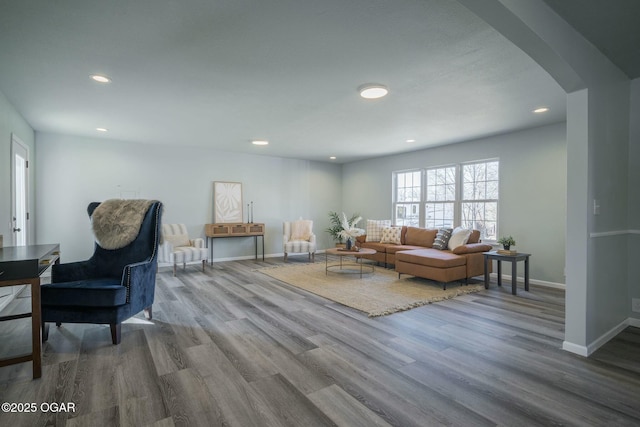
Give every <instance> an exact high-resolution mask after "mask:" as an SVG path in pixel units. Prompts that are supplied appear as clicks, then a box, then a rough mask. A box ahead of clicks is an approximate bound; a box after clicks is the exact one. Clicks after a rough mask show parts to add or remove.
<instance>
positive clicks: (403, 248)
mask: <svg viewBox="0 0 640 427" xmlns="http://www.w3.org/2000/svg"><path fill="white" fill-rule="evenodd" d="M386 249H387V253H388V254H395V253H396V252H400V251H410V250H413V249H424V246H413V245H387V247H386Z"/></svg>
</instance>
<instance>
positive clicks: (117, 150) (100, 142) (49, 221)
mask: <svg viewBox="0 0 640 427" xmlns="http://www.w3.org/2000/svg"><path fill="white" fill-rule="evenodd" d="M36 140H37V143H36V145H37V148H38V151H37V163H36V167H37V186H38V209H37V212H36V214H37V215H36V218H37V219H36V223H37V228H38V241H39V243H47V242H60V244H61V251H62V256H63V262H69V261H74V260H82V259H86V258H87V257H89V256H90V255H91V254H92V253H93V235H92V233H91V231H90V224H89V220H88V217H87V214H86V207H87V205H88V204H89V203H90V202H92V201H103V200H106V199H109V198H119V197H122V196H125V197H131V196H132V195H135V196H136V197H139V198H150V199H157V200H160V201H162V202H163V203H164V216H163V221H164V222H167V223H171V222H181V223H185V224H186V225H187V227H188V229H189V232H190V234H191V235H192V236H204V224H207V223H212V222H213V211H212V203H213V200H212V197H213V181H235V182H241V183H242V185H243V198H244V204H245V209H246V203H249V202H250V201H253V205H254V222H264V223H265V224H266V236H265V252H266V253H267V256H268V255H269V254H280V253H282V221H283V220H290V219H297V218H298V217H304V218H310V219H313V220H314V230H315V232H316V234H317V235H318V239H319V242H318V244H319V247H320V248H325V247H326V246H328V245H331V244H332V242H331V239H330V238H329V236H328V235H326V233H324V232H323V230H324V229H325V228H326V227H328V225H329V223H328V217H327V212H328V211H329V210H339V209H340V208H341V207H340V203H341V200H342V193H341V168H340V166H339V165H334V164H330V163H322V162H310V161H305V160H294V159H283V158H277V157H269V156H261V155H248V154H239V153H230V152H224V151H216V150H211V149H204V148H179V147H166V146H155V145H144V144H136V143H127V142H119V141H112V140H106V139H91V138H82V137H71V136H66V135H56V134H47V133H38V134H37V135H36ZM245 218H246V213H245ZM213 248H214V259H227V258H237V257H246V256H252V255H253V248H254V246H253V239H251V238H233V239H218V240H216V241H215V243H214V246H213Z"/></svg>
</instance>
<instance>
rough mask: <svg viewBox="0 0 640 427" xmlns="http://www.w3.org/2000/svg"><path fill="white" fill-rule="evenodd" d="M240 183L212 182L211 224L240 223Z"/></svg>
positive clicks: (241, 219)
mask: <svg viewBox="0 0 640 427" xmlns="http://www.w3.org/2000/svg"><path fill="white" fill-rule="evenodd" d="M242 221H243V218H242V183H241V182H224V181H214V182H213V222H214V223H226V222H240V223H241V222H242Z"/></svg>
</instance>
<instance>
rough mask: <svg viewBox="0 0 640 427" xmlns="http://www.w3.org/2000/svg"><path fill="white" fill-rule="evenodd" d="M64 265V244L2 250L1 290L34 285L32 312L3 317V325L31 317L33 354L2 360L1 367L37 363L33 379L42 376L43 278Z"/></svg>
mask: <svg viewBox="0 0 640 427" xmlns="http://www.w3.org/2000/svg"><path fill="white" fill-rule="evenodd" d="M58 262H60V245H58V244H52V245H28V246H11V247H5V248H0V287H3V286H16V285H31V312H30V313H22V314H14V315H10V316H0V322H5V321H8V320H15V319H24V318H26V317H31V341H32V348H31V354H24V355H21V356H15V357H10V358H6V359H1V360H0V366H8V365H14V364H16V363H22V362H28V361H30V360H31V361H33V378H40V377H41V376H42V336H41V329H40V328H41V327H42V315H41V313H42V312H41V310H40V275H41V274H42V273H44V271H45V270H46V269H47V268H49V266H50V265H51V264H53V263H58Z"/></svg>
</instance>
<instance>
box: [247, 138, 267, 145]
mask: <svg viewBox="0 0 640 427" xmlns="http://www.w3.org/2000/svg"><path fill="white" fill-rule="evenodd" d="M251 143H252V144H253V145H269V141H266V140H264V139H255V140H253V141H251Z"/></svg>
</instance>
